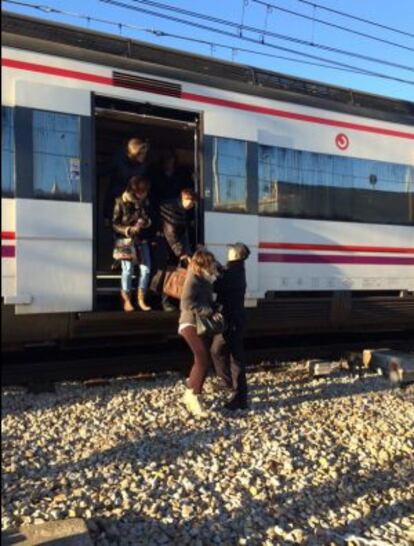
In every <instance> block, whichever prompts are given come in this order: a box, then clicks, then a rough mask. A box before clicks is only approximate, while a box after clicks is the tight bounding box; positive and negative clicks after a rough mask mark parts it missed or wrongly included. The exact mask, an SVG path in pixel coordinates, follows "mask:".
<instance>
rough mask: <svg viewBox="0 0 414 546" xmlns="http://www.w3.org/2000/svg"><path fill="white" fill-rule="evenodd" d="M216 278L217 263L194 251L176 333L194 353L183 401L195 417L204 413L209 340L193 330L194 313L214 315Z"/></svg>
mask: <svg viewBox="0 0 414 546" xmlns="http://www.w3.org/2000/svg"><path fill="white" fill-rule="evenodd" d="M216 278H217V266H216V260H215V258H214V255H213V254H212V253H211V252H208V251H207V250H197V252H195V254H194V256H193V257H192V259H191V260H190V264H189V267H188V273H187V276H186V279H185V283H184V287H183V293H182V296H181V302H180V319H179V327H178V332H179V334H180V335H181V336H183V338H184V339H185V341H186V342H187V345H188V346H189V347H190V349H191V351H192V353H193V355H194V363H193V366H192V368H191V371H190V374H189V377H188V379H187V381H186V389H185V393H184V396H183V403H184V404H185V406H186V408H187V410H188V411H189V412H190V413H191V414H193V415H195V416H203V415H204V414H205V409H204V407H203V402H202V398H201V394H202V390H203V384H204V381H205V378H206V376H207V372H208V370H209V368H210V367H211V365H212V362H211V355H210V351H209V342H208V341H207V339H206V338H205V337H203V336H200V335H199V334H198V333H197V316H199V317H212V316H213V315H214V312H215V308H214V301H213V283H214V281H215V279H216Z"/></svg>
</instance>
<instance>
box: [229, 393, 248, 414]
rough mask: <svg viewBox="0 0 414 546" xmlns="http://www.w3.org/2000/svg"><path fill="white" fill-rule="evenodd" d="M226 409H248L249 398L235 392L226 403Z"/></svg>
mask: <svg viewBox="0 0 414 546" xmlns="http://www.w3.org/2000/svg"><path fill="white" fill-rule="evenodd" d="M224 407H225V409H227V410H230V411H237V410H247V409H249V404H248V403H247V398H246V397H245V396H240V395H239V394H235V395H234V396H233V397H232V398H231V399H230V400H229V402H227V404H225V406H224Z"/></svg>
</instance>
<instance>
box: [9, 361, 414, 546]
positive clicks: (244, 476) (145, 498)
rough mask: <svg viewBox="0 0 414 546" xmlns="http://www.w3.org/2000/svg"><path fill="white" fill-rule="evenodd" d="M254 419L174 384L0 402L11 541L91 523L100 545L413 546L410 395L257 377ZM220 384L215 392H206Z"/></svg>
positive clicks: (364, 382) (74, 386)
mask: <svg viewBox="0 0 414 546" xmlns="http://www.w3.org/2000/svg"><path fill="white" fill-rule="evenodd" d="M249 383H250V386H251V388H250V393H251V409H250V410H249V411H248V412H244V413H241V414H240V415H239V416H238V417H237V418H231V417H230V416H229V415H228V414H227V413H225V412H224V411H223V410H222V409H221V407H222V402H223V395H221V394H209V395H207V401H208V404H209V406H210V407H211V408H212V409H211V412H210V415H209V417H208V418H207V419H204V420H199V421H197V420H194V419H192V418H190V417H189V416H188V415H187V413H186V411H185V410H184V409H183V408H182V406H181V404H180V397H181V395H182V392H183V385H182V381H180V380H179V378H178V376H177V375H173V374H171V375H167V376H163V377H158V378H156V379H154V380H145V381H134V380H131V379H129V380H126V379H118V380H114V381H111V383H110V384H109V385H107V386H101V387H95V388H86V387H85V386H84V385H82V384H81V383H68V384H61V385H59V386H58V387H57V392H56V393H53V394H52V393H45V394H37V395H33V394H27V393H25V392H24V391H23V390H21V389H19V388H7V389H4V390H3V395H2V399H3V410H2V412H3V418H2V445H3V461H2V465H3V483H2V528H3V529H5V528H9V527H14V526H18V525H22V524H26V523H41V522H43V521H49V520H53V519H63V518H68V517H69V518H70V517H82V518H84V519H85V521H86V522H87V524H88V527H89V529H90V532H91V535H92V537H93V540H94V541H95V544H96V545H99V546H104V545H128V544H130V545H133V546H138V545H141V544H142V545H144V544H145V545H154V546H155V545H162V544H165V545H167V544H176V545H180V546H181V545H185V544H191V545H195V546H203V545H223V546H232V545H241V544H246V545H249V546H250V545H265V546H266V545H268V546H272V545H278V544H280V545H288V546H289V545H294V544H309V545H324V544H332V545H336V544H338V545H341V544H356V545H358V544H361V545H363V544H367V545H368V544H375V545H377V546H379V545H385V544H389V545H400V546H405V545H407V546H408V545H410V544H413V543H414V388H413V386H410V387H408V388H406V389H403V390H402V389H391V388H390V387H389V384H388V382H387V381H386V380H385V379H383V378H381V377H378V376H373V375H369V376H365V377H364V378H362V379H353V378H351V377H350V376H349V375H345V374H344V375H341V374H339V375H335V376H332V377H330V378H323V379H308V378H307V375H306V373H305V371H304V370H303V368H301V367H300V365H294V366H292V367H291V368H290V369H289V371H276V372H275V371H260V372H258V373H254V374H249ZM209 384H210V380H208V385H209Z"/></svg>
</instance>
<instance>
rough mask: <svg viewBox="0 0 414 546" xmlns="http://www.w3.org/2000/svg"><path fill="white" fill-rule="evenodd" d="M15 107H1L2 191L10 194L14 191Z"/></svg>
mask: <svg viewBox="0 0 414 546" xmlns="http://www.w3.org/2000/svg"><path fill="white" fill-rule="evenodd" d="M13 112H14V111H13V108H10V107H8V106H2V109H1V192H2V195H5V196H8V195H13V193H14V181H15V171H14V165H15V147H14V119H13Z"/></svg>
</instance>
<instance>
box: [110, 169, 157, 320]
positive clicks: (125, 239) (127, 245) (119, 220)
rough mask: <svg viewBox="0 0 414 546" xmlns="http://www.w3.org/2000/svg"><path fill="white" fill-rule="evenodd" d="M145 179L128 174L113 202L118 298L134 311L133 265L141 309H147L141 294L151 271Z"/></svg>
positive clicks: (148, 187) (147, 189) (148, 206)
mask: <svg viewBox="0 0 414 546" xmlns="http://www.w3.org/2000/svg"><path fill="white" fill-rule="evenodd" d="M149 189H150V183H149V180H148V179H147V178H146V177H144V176H132V177H131V178H130V179H129V182H128V186H127V189H126V191H124V192H123V194H122V195H121V196H120V197H118V198H117V199H116V201H115V207H114V213H113V218H112V228H113V230H114V232H115V244H114V253H113V257H114V259H116V260H120V262H121V266H122V276H121V299H122V304H123V308H124V311H126V312H130V311H133V310H134V306H133V305H132V301H131V290H132V277H133V273H134V267H135V264H137V263H139V270H140V275H139V283H138V292H137V303H138V306H139V307H140V309H141V310H142V311H149V310H150V309H151V308H150V307H149V306H148V305H147V304H146V303H145V295H146V291H147V288H148V284H149V279H150V272H151V254H150V246H149V238H150V232H149V228H150V226H151V224H152V219H151V208H150V204H149V200H148V192H149Z"/></svg>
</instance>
